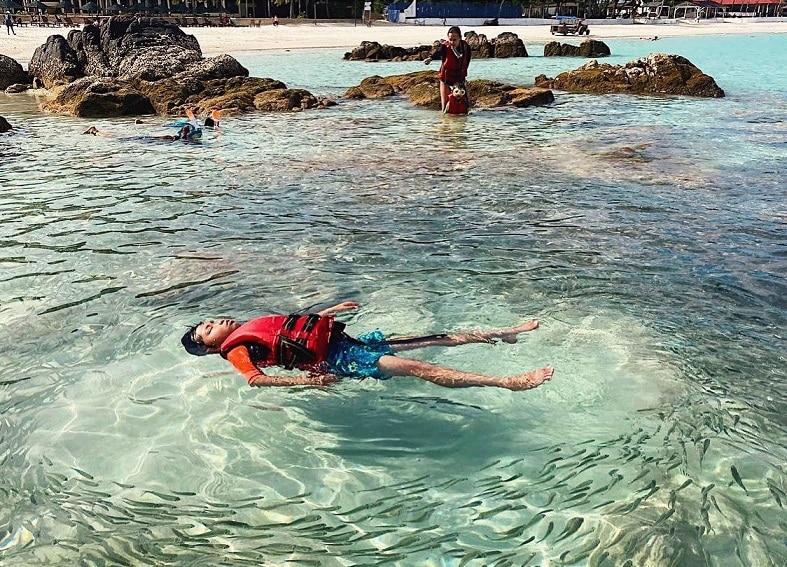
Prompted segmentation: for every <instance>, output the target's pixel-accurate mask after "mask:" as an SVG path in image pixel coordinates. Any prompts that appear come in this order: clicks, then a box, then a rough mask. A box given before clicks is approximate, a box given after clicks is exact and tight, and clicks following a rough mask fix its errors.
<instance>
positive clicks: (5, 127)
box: [0, 116, 11, 134]
mask: <svg viewBox="0 0 787 567" xmlns="http://www.w3.org/2000/svg"><path fill="white" fill-rule="evenodd" d="M10 129H11V125H10V124H9V123H8V120H6V119H5V118H3V117H2V116H0V134H3V133H5V132H8V131H9V130H10Z"/></svg>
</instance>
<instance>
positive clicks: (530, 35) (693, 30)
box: [0, 18, 787, 67]
mask: <svg viewBox="0 0 787 567" xmlns="http://www.w3.org/2000/svg"><path fill="white" fill-rule="evenodd" d="M262 21H263V22H266V21H267V20H262ZM71 29H75V28H41V27H30V26H26V27H21V28H16V32H17V35H15V36H14V35H11V36H2V37H0V54H2V55H6V56H8V57H11V58H12V59H15V60H16V61H18V62H19V63H21V64H22V65H23V66H25V67H27V65H28V63H29V62H30V59H31V58H32V57H33V52H34V51H35V50H36V48H37V47H39V46H40V45H42V44H44V43H45V42H46V39H47V37H49V36H50V35H62V36H64V37H65V36H67V35H68V32H69V31H70V30H71ZM446 29H447V28H446V27H444V26H416V25H411V24H390V23H387V22H375V23H374V25H372V26H371V27H367V26H365V25H363V24H362V23H361V22H360V21H359V22H358V25H354V24H353V23H352V22H349V23H335V22H332V23H321V22H320V21H319V20H318V21H317V24H314V22H313V21H312V22H309V23H307V22H303V23H298V24H292V23H285V24H283V25H280V26H278V27H273V26H272V25H270V24H266V25H263V26H261V27H229V28H227V27H221V28H219V27H187V28H183V30H184V31H185V32H186V33H188V34H192V35H194V36H195V37H196V38H197V41H199V44H200V47H201V48H202V52H203V55H205V56H206V57H213V56H216V55H220V54H222V53H227V54H230V55H232V54H233V53H244V52H249V51H266V50H287V49H320V48H345V49H348V50H349V49H352V48H353V47H357V46H358V45H360V44H361V42H362V41H377V42H379V43H381V44H388V45H397V46H401V47H412V46H416V45H426V44H431V43H432V42H433V41H434V40H436V39H440V38H442V37H444V36H445V32H446ZM469 30H473V31H475V32H476V33H479V34H485V35H486V36H487V37H488V38H490V39H491V38H494V37H497V36H498V35H499V34H501V33H503V32H513V33H515V34H517V35H518V36H519V37H520V38H521V39H522V40H523V41H524V42H525V45H527V44H528V43H529V42H534V43H546V42H548V41H553V40H556V41H561V42H570V43H580V42H581V41H584V39H585V36H583V37H582V38H581V39H580V38H579V37H577V36H573V35H568V36H562V35H556V36H553V35H551V34H550V33H549V26H548V25H538V26H535V25H523V26H464V27H463V28H462V31H463V32H465V31H469ZM772 33H787V19H784V20H783V21H755V22H751V21H746V20H745V19H742V18H739V19H727V20H724V21H722V20H708V21H700V22H699V23H695V22H694V21H689V20H685V21H684V20H681V21H677V22H675V23H660V24H607V25H595V24H593V23H591V26H590V36H589V37H590V38H591V39H599V40H602V41H603V40H605V39H617V38H634V39H636V38H652V37H655V36H658V37H659V38H662V37H676V36H703V35H731V34H735V35H739V34H772Z"/></svg>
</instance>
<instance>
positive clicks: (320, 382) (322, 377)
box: [311, 374, 341, 386]
mask: <svg viewBox="0 0 787 567" xmlns="http://www.w3.org/2000/svg"><path fill="white" fill-rule="evenodd" d="M311 378H312V380H313V382H312V384H314V385H315V386H328V385H329V384H333V383H334V382H338V381H339V380H341V378H339V377H338V376H334V375H333V374H315V375H312V376H311Z"/></svg>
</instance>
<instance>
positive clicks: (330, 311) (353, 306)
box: [317, 301, 361, 317]
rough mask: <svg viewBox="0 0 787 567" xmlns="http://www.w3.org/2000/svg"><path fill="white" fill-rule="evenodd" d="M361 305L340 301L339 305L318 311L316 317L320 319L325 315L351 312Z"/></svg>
mask: <svg viewBox="0 0 787 567" xmlns="http://www.w3.org/2000/svg"><path fill="white" fill-rule="evenodd" d="M360 306H361V305H360V304H359V303H357V302H355V301H342V302H341V303H337V304H336V305H334V306H333V307H329V308H328V309H323V310H322V311H318V312H317V315H319V316H320V317H325V316H326V315H332V314H334V313H339V312H340V311H351V310H353V309H358V308H359V307H360Z"/></svg>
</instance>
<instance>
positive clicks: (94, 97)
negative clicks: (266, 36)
mask: <svg viewBox="0 0 787 567" xmlns="http://www.w3.org/2000/svg"><path fill="white" fill-rule="evenodd" d="M29 68H30V74H31V75H33V76H34V78H35V79H36V80H39V81H41V82H42V83H43V85H44V86H45V87H46V88H50V89H54V90H55V93H56V96H55V97H54V98H53V99H52V100H49V101H47V102H46V103H44V105H43V108H44V109H45V110H48V111H51V112H63V113H68V114H73V115H76V116H83V117H109V116H124V115H136V114H149V113H152V112H156V113H158V114H179V115H182V114H184V113H185V111H186V110H187V109H189V108H190V109H193V110H194V111H195V112H201V113H208V112H210V111H211V110H213V109H220V110H221V111H222V113H223V114H224V115H225V116H226V115H227V114H232V113H237V112H247V111H252V110H275V111H284V110H303V109H306V108H316V107H320V106H327V105H329V104H331V103H330V102H329V101H326V100H320V99H318V98H317V97H315V96H314V95H312V94H311V93H308V92H306V91H299V90H290V89H287V86H286V85H285V84H284V83H281V82H280V81H275V80H273V79H262V78H256V77H249V72H248V70H247V69H246V68H245V67H243V66H242V65H241V64H240V63H239V62H238V61H237V60H235V59H234V58H233V57H230V56H229V55H220V56H218V57H213V58H210V59H204V58H203V57H202V51H201V49H200V46H199V43H198V42H197V40H196V38H195V37H194V36H192V35H187V34H186V33H184V32H183V31H182V30H181V29H180V28H179V27H178V26H177V25H175V24H171V23H169V22H168V21H166V20H163V19H161V18H137V17H134V16H114V17H111V18H108V19H106V20H103V21H102V22H101V24H99V25H98V26H96V25H86V26H84V28H82V30H72V31H70V32H69V34H68V39H64V38H63V37H62V36H50V37H49V38H48V39H47V42H46V43H45V44H44V45H43V46H41V47H39V48H38V49H37V50H36V52H35V54H34V55H33V59H32V60H31V62H30V66H29ZM263 94H264V96H260V95H263Z"/></svg>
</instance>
